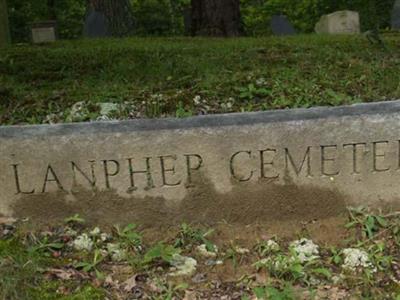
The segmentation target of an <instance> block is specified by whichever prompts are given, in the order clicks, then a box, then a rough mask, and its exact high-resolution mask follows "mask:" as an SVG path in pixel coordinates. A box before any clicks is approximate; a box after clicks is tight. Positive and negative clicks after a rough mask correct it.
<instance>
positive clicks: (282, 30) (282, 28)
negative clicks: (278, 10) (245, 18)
mask: <svg viewBox="0 0 400 300" xmlns="http://www.w3.org/2000/svg"><path fill="white" fill-rule="evenodd" d="M271 30H272V33H273V34H274V35H294V34H296V30H295V29H294V27H293V25H292V24H291V23H290V22H289V20H288V19H287V17H286V16H284V15H279V16H278V15H274V16H272V18H271Z"/></svg>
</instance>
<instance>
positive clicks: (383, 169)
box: [372, 141, 390, 172]
mask: <svg viewBox="0 0 400 300" xmlns="http://www.w3.org/2000/svg"><path fill="white" fill-rule="evenodd" d="M388 144H389V142H388V141H381V142H373V143H372V155H373V165H374V169H373V170H374V171H375V172H386V171H389V170H390V167H384V166H382V167H381V168H379V166H378V158H382V160H383V161H384V160H385V156H386V155H385V151H379V150H380V149H378V146H379V145H382V146H387V145H388ZM378 152H383V153H382V154H379V153H378Z"/></svg>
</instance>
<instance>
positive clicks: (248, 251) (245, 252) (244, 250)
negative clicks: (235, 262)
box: [235, 247, 250, 255]
mask: <svg viewBox="0 0 400 300" xmlns="http://www.w3.org/2000/svg"><path fill="white" fill-rule="evenodd" d="M235 251H236V253H238V254H242V255H243V254H247V253H250V250H249V249H246V248H240V247H236V249H235Z"/></svg>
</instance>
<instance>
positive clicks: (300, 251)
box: [290, 238, 319, 263]
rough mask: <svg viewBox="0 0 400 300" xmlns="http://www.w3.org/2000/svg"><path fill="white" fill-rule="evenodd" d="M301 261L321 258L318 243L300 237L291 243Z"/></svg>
mask: <svg viewBox="0 0 400 300" xmlns="http://www.w3.org/2000/svg"><path fill="white" fill-rule="evenodd" d="M290 247H291V248H292V249H293V250H294V252H295V253H296V255H297V258H298V259H299V260H300V262H301V263H304V262H308V261H311V260H314V259H317V258H319V251H318V245H316V244H314V242H313V241H311V240H308V239H304V238H303V239H300V240H297V241H294V242H292V243H291V244H290Z"/></svg>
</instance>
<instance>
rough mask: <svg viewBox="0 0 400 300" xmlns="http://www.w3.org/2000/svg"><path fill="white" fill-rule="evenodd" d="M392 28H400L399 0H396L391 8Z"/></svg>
mask: <svg viewBox="0 0 400 300" xmlns="http://www.w3.org/2000/svg"><path fill="white" fill-rule="evenodd" d="M392 29H394V30H400V0H396V2H395V3H394V6H393V10H392Z"/></svg>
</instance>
